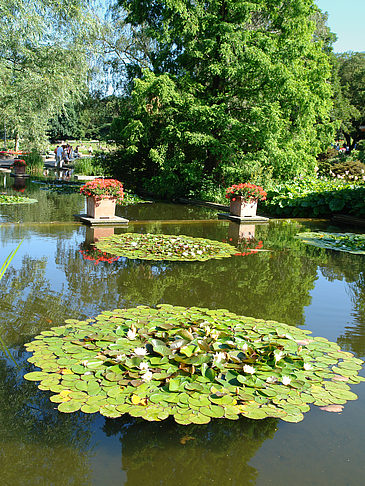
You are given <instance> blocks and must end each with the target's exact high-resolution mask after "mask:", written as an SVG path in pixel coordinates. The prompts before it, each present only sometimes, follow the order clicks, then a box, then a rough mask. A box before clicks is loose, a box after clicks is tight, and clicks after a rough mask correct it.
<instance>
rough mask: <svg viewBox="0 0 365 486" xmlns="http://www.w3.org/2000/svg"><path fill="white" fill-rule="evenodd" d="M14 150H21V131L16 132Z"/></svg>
mask: <svg viewBox="0 0 365 486" xmlns="http://www.w3.org/2000/svg"><path fill="white" fill-rule="evenodd" d="M14 150H15V152H18V150H19V133H18V132H15V143H14Z"/></svg>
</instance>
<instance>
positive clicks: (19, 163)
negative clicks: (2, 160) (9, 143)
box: [12, 159, 27, 167]
mask: <svg viewBox="0 0 365 486" xmlns="http://www.w3.org/2000/svg"><path fill="white" fill-rule="evenodd" d="M26 165H27V164H26V162H25V160H23V159H15V160H14V163H13V165H12V167H26Z"/></svg>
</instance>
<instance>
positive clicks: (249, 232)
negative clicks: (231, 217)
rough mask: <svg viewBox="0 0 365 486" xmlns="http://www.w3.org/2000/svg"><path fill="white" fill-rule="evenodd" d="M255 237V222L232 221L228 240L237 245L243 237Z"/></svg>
mask: <svg viewBox="0 0 365 486" xmlns="http://www.w3.org/2000/svg"><path fill="white" fill-rule="evenodd" d="M253 238H255V225H254V224H245V223H243V224H239V223H236V222H232V221H231V222H230V223H229V228H228V240H229V242H231V241H232V242H233V244H235V245H237V244H238V243H239V241H240V240H242V239H247V240H248V239H253Z"/></svg>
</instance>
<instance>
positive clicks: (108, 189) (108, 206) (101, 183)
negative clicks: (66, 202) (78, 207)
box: [80, 179, 124, 219]
mask: <svg viewBox="0 0 365 486" xmlns="http://www.w3.org/2000/svg"><path fill="white" fill-rule="evenodd" d="M80 194H83V195H84V196H86V198H87V199H86V200H87V216H89V217H90V218H94V219H110V218H113V217H114V216H115V205H116V203H117V202H118V200H119V201H122V200H123V197H124V191H123V184H122V183H121V182H119V181H117V180H116V179H94V180H92V181H88V182H87V183H86V184H84V185H83V186H82V187H81V188H80Z"/></svg>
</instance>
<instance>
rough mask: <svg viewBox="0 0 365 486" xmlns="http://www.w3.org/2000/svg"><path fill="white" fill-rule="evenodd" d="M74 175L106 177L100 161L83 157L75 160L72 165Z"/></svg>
mask: <svg viewBox="0 0 365 486" xmlns="http://www.w3.org/2000/svg"><path fill="white" fill-rule="evenodd" d="M74 171H75V174H82V175H85V176H95V175H96V176H106V175H108V174H107V173H106V169H105V167H104V166H103V165H102V164H101V162H100V159H99V158H97V157H95V158H91V157H85V158H82V159H76V161H75V163H74Z"/></svg>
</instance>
